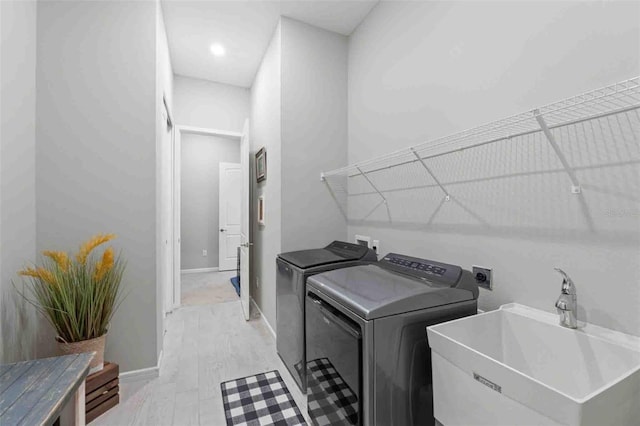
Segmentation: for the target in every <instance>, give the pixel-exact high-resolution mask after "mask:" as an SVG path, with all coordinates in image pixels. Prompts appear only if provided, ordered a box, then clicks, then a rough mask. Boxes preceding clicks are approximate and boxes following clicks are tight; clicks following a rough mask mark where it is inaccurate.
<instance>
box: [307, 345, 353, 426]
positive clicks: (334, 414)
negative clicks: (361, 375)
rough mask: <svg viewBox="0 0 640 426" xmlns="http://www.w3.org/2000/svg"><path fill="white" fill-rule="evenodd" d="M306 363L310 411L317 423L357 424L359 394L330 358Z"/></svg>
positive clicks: (321, 425) (308, 408)
mask: <svg viewBox="0 0 640 426" xmlns="http://www.w3.org/2000/svg"><path fill="white" fill-rule="evenodd" d="M307 366H308V370H307V371H308V374H307V381H308V387H307V404H308V407H307V411H308V412H309V416H311V419H312V420H313V422H314V424H317V425H320V426H324V425H356V424H358V422H359V420H360V419H359V418H358V397H357V396H356V394H355V393H354V392H353V391H352V390H351V388H350V387H349V385H347V383H346V382H345V381H344V379H343V378H342V376H340V373H338V371H337V370H336V369H335V367H334V366H333V364H331V361H329V360H328V359H327V358H320V359H314V360H312V361H309V362H308V363H307Z"/></svg>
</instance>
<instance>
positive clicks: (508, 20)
mask: <svg viewBox="0 0 640 426" xmlns="http://www.w3.org/2000/svg"><path fill="white" fill-rule="evenodd" d="M639 8H640V5H638V3H631V2H627V3H621V2H598V3H590V2H585V3H582V2H580V3H574V2H546V3H544V2H543V3H539V2H517V3H507V2H495V3H490V2H481V3H477V4H476V3H473V2H457V3H445V2H440V3H438V2H428V3H419V2H389V3H387V2H384V3H380V4H379V5H378V6H376V8H375V9H374V10H373V11H372V12H371V14H370V15H369V16H368V17H367V18H366V19H365V21H364V22H363V23H362V24H361V25H360V26H359V27H358V29H357V30H356V31H355V32H354V34H353V35H352V36H351V38H350V42H349V161H350V162H356V161H359V160H364V159H367V158H371V157H374V156H377V155H380V154H385V153H388V152H391V151H394V150H397V149H399V148H403V147H407V146H410V145H413V144H417V143H419V142H423V141H425V140H429V139H432V138H435V137H438V136H444V135H447V134H450V133H452V132H455V131H461V130H464V129H467V128H471V127H473V126H476V125H479V124H482V123H484V122H488V121H492V120H495V119H499V118H503V117H505V116H508V115H511V114H514V113H517V112H521V111H525V110H528V109H531V108H534V107H537V106H540V105H543V104H546V103H549V102H553V101H555V100H558V99H562V98H564V97H568V96H572V95H576V94H579V93H582V92H584V91H588V90H591V89H594V88H598V87H601V86H604V85H606V84H610V83H613V82H616V81H620V80H623V79H626V78H629V77H632V76H637V75H638V74H639V73H640V72H639V71H640V69H639V68H640V58H639V53H638V52H640V46H639V43H640V42H639V40H640V37H639V35H640V31H639V28H638V14H639V12H640V11H639ZM584 142H585V143H586V141H584ZM600 142H601V145H599V146H596V147H595V148H594V147H593V146H591V145H590V147H589V148H582V149H581V148H579V147H578V148H576V149H577V151H575V153H574V155H588V156H592V157H593V156H594V155H595V156H596V157H597V156H600V158H602V156H608V155H610V153H611V151H610V150H611V149H615V148H614V144H609V145H602V143H603V142H605V143H606V141H600ZM498 154H501V155H502V157H495V156H488V157H487V156H482V155H480V154H475V155H476V157H475V158H470V161H471V160H473V161H471V162H468V163H464V162H463V161H462V160H459V161H457V162H455V161H454V162H452V163H451V167H450V168H449V170H450V171H451V172H452V173H462V171H463V169H464V168H467V169H468V168H470V167H476V166H477V165H478V164H489V165H491V164H493V166H492V167H494V168H495V167H500V166H501V165H503V164H505V162H506V163H507V164H508V162H509V161H511V160H510V157H509V156H508V155H507V154H505V153H498ZM538 154H539V153H538ZM470 155H471V154H470ZM532 155H534V154H532ZM505 156H506V157H505ZM496 158H499V159H500V161H497V160H496ZM528 158H529V157H528ZM529 159H530V160H531V159H532V158H529ZM494 160H495V161H494ZM514 161H515V160H514ZM535 161H537V162H538V163H536V165H537V166H538V167H550V166H551V167H553V164H554V163H552V162H553V161H554V160H553V156H551V155H549V156H543V155H537V156H536V157H535ZM540 162H541V163H540ZM465 164H466V165H465ZM513 164H515V165H516V166H517V165H518V164H520V163H512V164H511V165H513ZM522 164H524V163H522ZM639 176H640V173H639V170H638V166H637V164H636V165H632V166H628V167H626V168H620V169H615V168H606V169H602V171H598V172H592V173H587V174H586V175H585V176H582V177H583V178H584V179H585V184H586V183H590V184H592V185H594V186H595V187H596V188H597V187H598V186H599V185H600V186H602V185H605V186H606V187H607V188H609V190H610V189H611V187H613V188H614V190H613V191H614V193H615V191H616V190H617V191H618V193H619V194H626V195H630V194H633V193H638V191H640V185H639V184H640V182H639V180H640V178H639ZM555 182H556V181H555V180H554V179H551V178H549V177H545V176H542V177H539V178H538V179H534V180H527V181H525V182H523V184H522V185H521V186H520V189H517V188H516V189H508V190H504V187H501V186H498V185H497V184H496V183H495V182H494V184H493V185H492V186H490V187H487V188H486V189H487V190H488V193H489V194H491V197H490V198H489V202H490V203H491V204H489V205H487V206H486V207H487V208H486V209H484V211H486V212H487V213H486V214H487V215H488V217H489V218H490V224H491V226H490V227H488V228H487V227H485V226H483V225H481V224H478V222H477V221H474V220H473V218H468V219H467V218H465V219H466V220H464V219H463V218H462V215H461V214H457V213H456V212H453V211H452V210H451V211H449V212H445V211H443V212H442V214H439V220H440V223H436V224H433V226H430V227H424V226H423V227H419V226H415V225H411V224H405V225H402V226H400V225H397V224H394V225H390V226H389V225H384V224H381V223H377V224H374V223H369V224H367V223H364V224H360V225H359V226H358V225H356V224H352V225H351V226H350V227H349V233H350V236H351V238H353V235H354V234H356V233H358V234H365V235H370V236H372V237H373V238H379V239H380V240H381V246H382V247H383V251H384V252H389V251H398V252H401V253H408V254H411V255H415V256H424V257H427V258H433V259H439V260H442V261H445V262H452V263H457V264H461V265H463V266H464V267H466V268H470V267H471V265H473V264H480V265H485V266H489V267H493V268H494V272H495V290H494V291H493V292H486V291H482V292H481V295H480V299H479V305H480V307H481V308H484V309H491V308H496V307H497V306H499V305H500V304H502V303H507V302H519V303H523V304H526V305H530V306H533V307H536V308H540V309H544V310H547V311H553V310H554V309H553V303H554V301H555V299H556V298H557V295H558V293H559V288H560V282H561V280H560V278H559V276H558V275H557V274H556V273H555V272H554V271H553V267H554V266H560V267H562V268H564V269H565V270H566V271H567V272H568V273H569V274H570V275H571V276H572V277H573V279H574V281H575V282H576V284H577V287H578V295H579V296H578V301H579V305H580V310H579V315H580V317H581V319H583V320H588V321H590V322H593V323H595V324H599V325H602V326H605V327H610V328H615V329H617V330H620V331H623V332H627V333H632V334H636V335H639V334H640V316H638V306H640V286H638V282H640V270H639V268H638V261H639V253H640V243H639V242H638V231H639V229H638V228H639V225H638V221H637V215H636V216H635V220H634V217H633V214H634V213H633V210H625V211H630V213H629V216H630V217H626V218H625V217H613V216H612V215H607V214H606V211H607V210H608V209H610V208H611V207H613V206H616V205H618V203H620V202H626V201H624V199H623V198H620V197H617V198H616V197H615V196H606V197H599V196H596V195H595V192H594V191H589V190H588V189H585V196H586V197H588V199H590V200H596V205H595V207H596V208H595V209H594V210H593V211H594V221H595V225H596V229H603V228H608V227H617V229H618V231H619V232H617V233H614V235H613V236H609V235H608V233H603V232H600V233H596V234H591V233H585V232H580V227H579V226H577V225H579V224H581V223H583V219H582V217H581V216H580V215H579V214H578V212H577V211H575V210H572V209H571V208H570V206H569V204H570V203H571V200H574V199H575V198H573V199H572V198H570V197H572V195H571V194H570V193H569V183H568V182H567V180H566V179H564V180H561V182H559V183H558V184H559V185H563V189H564V192H562V195H561V196H560V197H559V198H555V199H554V198H553V197H547V198H544V197H543V198H542V199H541V200H540V202H539V203H537V204H536V205H535V206H532V205H531V204H530V203H529V199H530V198H531V197H532V196H533V192H534V191H535V190H539V189H540V188H548V189H549V190H552V189H553V185H554V184H555ZM473 188H474V187H473V186H466V187H463V186H457V187H455V189H453V188H452V189H451V190H452V191H455V192H454V195H458V194H462V195H461V196H469V197H470V198H473V193H472V192H473ZM470 191H471V192H470ZM598 200H602V201H598ZM620 200H622V201H620ZM481 201H482V200H479V203H477V204H475V205H474V207H476V206H481ZM609 203H612V204H609ZM492 205H493V206H494V208H493V209H492V208H491V206H492ZM496 205H504V206H507V207H508V208H509V209H510V210H505V209H502V208H500V209H498V208H495V206H496ZM420 206H421V204H419V202H418V200H416V202H415V203H414V204H413V205H411V204H410V203H409V204H407V205H406V206H405V208H406V209H407V210H413V211H414V212H416V213H419V212H420V210H418V209H420V208H421V207H420ZM434 207H435V206H434V205H428V206H426V207H423V208H424V210H423V211H424V214H425V215H426V214H429V213H430V212H431V211H432V210H433V208H434ZM446 208H447V209H451V208H453V207H452V205H450V206H447V207H446ZM636 209H637V204H636ZM514 214H515V215H518V214H519V215H520V216H515V217H514V216H513V215H514ZM528 216H532V217H533V221H534V223H533V226H523V225H518V223H517V220H516V219H518V218H519V217H528ZM514 222H515V223H514ZM613 222H616V223H613ZM618 222H619V223H618ZM545 226H554V228H553V229H551V230H545V229H544V227H545Z"/></svg>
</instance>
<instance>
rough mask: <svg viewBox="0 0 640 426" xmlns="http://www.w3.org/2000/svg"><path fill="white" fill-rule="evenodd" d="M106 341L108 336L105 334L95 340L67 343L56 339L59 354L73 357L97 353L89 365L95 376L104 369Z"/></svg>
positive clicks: (91, 372)
mask: <svg viewBox="0 0 640 426" xmlns="http://www.w3.org/2000/svg"><path fill="white" fill-rule="evenodd" d="M106 339H107V335H106V334H103V335H102V336H100V337H96V338H95V339H89V340H81V341H79V342H72V343H65V342H63V341H61V339H60V338H59V337H56V342H58V354H60V355H71V354H80V353H84V352H95V354H94V355H93V359H92V360H91V364H90V365H89V374H93V373H95V372H97V371H100V370H102V369H103V368H104V344H105V340H106Z"/></svg>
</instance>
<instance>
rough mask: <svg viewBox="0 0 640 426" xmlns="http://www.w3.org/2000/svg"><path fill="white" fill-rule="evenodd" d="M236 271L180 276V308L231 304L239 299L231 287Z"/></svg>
mask: <svg viewBox="0 0 640 426" xmlns="http://www.w3.org/2000/svg"><path fill="white" fill-rule="evenodd" d="M235 275H236V271H223V272H200V273H196V274H182V278H181V280H182V283H181V285H180V301H181V303H182V306H192V305H210V304H212V303H223V302H232V301H234V300H238V299H239V298H240V297H239V296H238V294H237V293H236V291H235V289H234V288H233V286H232V285H231V277H235Z"/></svg>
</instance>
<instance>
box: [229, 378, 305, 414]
mask: <svg viewBox="0 0 640 426" xmlns="http://www.w3.org/2000/svg"><path fill="white" fill-rule="evenodd" d="M220 388H221V389H222V403H223V404H224V414H225V417H226V418H227V425H229V426H231V425H251V426H253V425H278V426H285V425H286V426H293V425H306V422H305V421H304V417H303V416H302V414H301V413H300V410H299V409H298V406H297V405H296V403H295V401H294V400H293V397H292V396H291V393H289V389H287V385H285V383H284V381H283V380H282V377H280V373H279V372H278V371H277V370H274V371H269V372H267V373H260V374H256V375H255V376H249V377H243V378H241V379H235V380H230V381H228V382H224V383H220Z"/></svg>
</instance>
